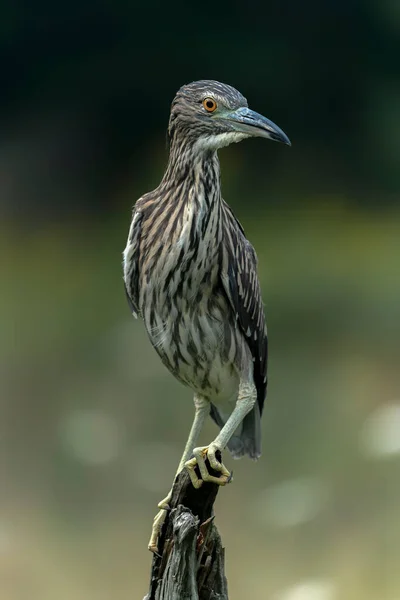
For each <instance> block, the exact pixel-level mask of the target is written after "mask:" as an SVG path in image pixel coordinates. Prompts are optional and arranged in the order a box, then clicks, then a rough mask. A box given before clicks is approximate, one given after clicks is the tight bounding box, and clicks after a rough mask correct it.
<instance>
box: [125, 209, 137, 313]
mask: <svg viewBox="0 0 400 600" xmlns="http://www.w3.org/2000/svg"><path fill="white" fill-rule="evenodd" d="M141 225H142V213H141V212H140V211H139V210H137V209H135V208H134V209H133V214H132V223H131V227H130V230H129V236H128V241H127V244H126V248H125V250H124V254H123V255H124V263H123V264H124V282H125V291H126V296H127V298H128V303H129V306H130V307H131V310H132V313H133V316H135V317H137V315H138V314H139V243H140V233H141V228H142V227H141Z"/></svg>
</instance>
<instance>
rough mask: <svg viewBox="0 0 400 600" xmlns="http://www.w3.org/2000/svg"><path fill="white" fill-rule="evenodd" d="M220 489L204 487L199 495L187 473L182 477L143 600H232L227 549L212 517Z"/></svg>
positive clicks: (177, 480)
mask: <svg viewBox="0 0 400 600" xmlns="http://www.w3.org/2000/svg"><path fill="white" fill-rule="evenodd" d="M209 469H210V467H209ZM210 472H212V473H213V471H212V470H211V469H210ZM216 475H218V474H217V473H216ZM218 489H219V486H218V485H215V484H211V483H203V485H202V486H201V488H200V489H198V490H196V489H195V488H194V487H193V485H192V483H191V481H190V478H189V476H188V474H187V472H186V470H185V469H184V470H183V471H182V472H181V473H180V474H179V475H178V477H177V478H176V480H175V483H174V487H173V493H172V500H171V502H170V507H171V510H170V511H169V512H168V514H167V518H166V520H165V523H164V525H163V529H162V532H161V536H160V539H159V542H158V550H159V555H158V556H157V555H154V556H153V563H152V568H151V578H150V590H149V593H148V595H147V596H146V597H145V598H144V600H228V589H227V581H226V577H225V571H224V558H225V556H224V548H223V547H222V544H221V538H220V536H219V533H218V531H217V528H216V526H215V524H214V515H213V505H214V502H215V498H216V496H217V493H218Z"/></svg>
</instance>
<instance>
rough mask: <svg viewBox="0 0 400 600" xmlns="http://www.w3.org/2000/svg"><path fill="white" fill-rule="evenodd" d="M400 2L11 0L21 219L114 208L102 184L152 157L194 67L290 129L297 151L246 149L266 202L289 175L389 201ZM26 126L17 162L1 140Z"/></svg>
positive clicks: (10, 83) (8, 81) (292, 183)
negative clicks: (177, 95)
mask: <svg viewBox="0 0 400 600" xmlns="http://www.w3.org/2000/svg"><path fill="white" fill-rule="evenodd" d="M398 12H399V11H398V10H396V8H395V6H394V4H393V3H388V2H385V3H381V4H379V5H378V4H373V3H367V2H364V1H361V0H358V1H356V0H350V1H348V2H345V1H344V0H325V2H322V3H321V2H319V1H317V0H306V1H304V2H268V3H267V2H266V3H258V2H254V1H253V2H247V3H237V2H236V3H234V2H232V3H229V4H226V3H214V4H212V5H210V4H208V3H189V2H183V1H182V0H177V1H175V2H174V3H169V2H149V3H148V4H145V3H138V2H123V1H122V0H113V1H111V0H105V1H103V2H101V3H99V2H97V1H95V0H80V1H77V0H73V1H71V0H68V1H67V0H60V1H59V2H51V1H50V0H44V1H43V0H42V1H41V2H39V1H35V2H31V1H28V0H25V1H22V2H18V3H16V2H11V1H10V0H6V1H5V2H4V3H3V4H2V8H1V19H0V21H1V25H0V65H1V73H2V88H1V89H2V91H1V97H0V106H1V127H2V130H3V147H2V148H0V151H1V150H2V151H3V152H2V153H3V154H4V152H5V153H6V154H7V157H8V160H7V161H5V162H4V160H1V156H0V167H2V168H1V172H0V175H2V177H1V179H2V180H3V184H2V187H3V188H4V186H5V192H6V193H4V189H3V194H2V195H3V201H2V202H3V205H5V208H6V211H7V212H11V214H14V215H19V216H21V215H25V217H29V219H30V220H32V219H33V218H35V217H37V218H39V219H40V220H42V219H43V218H47V217H56V216H57V215H61V214H67V213H68V212H69V211H74V212H76V211H78V212H81V211H83V212H85V211H87V212H90V213H92V212H93V211H96V213H97V214H98V212H99V211H101V210H107V211H109V210H110V205H111V193H110V192H111V190H114V189H115V188H116V187H117V188H118V186H120V185H121V182H124V181H125V180H126V178H127V177H128V176H132V175H133V176H135V174H136V173H141V172H142V171H143V169H144V168H146V167H148V165H149V161H151V159H152V156H153V154H152V145H154V141H155V140H157V141H158V143H160V140H161V139H163V136H164V131H165V129H166V125H167V120H168V113H169V105H170V102H171V100H172V98H173V96H174V93H175V91H176V90H177V89H178V88H179V87H180V86H181V85H182V84H184V83H187V82H189V81H191V80H195V79H199V78H208V79H212V78H213V79H219V80H221V81H224V82H227V83H230V84H232V85H234V86H236V87H237V88H239V89H240V90H241V91H242V92H243V93H244V95H245V96H246V97H247V98H248V100H249V104H250V106H252V107H253V108H254V109H256V110H258V111H259V112H262V113H264V114H266V116H269V117H270V118H272V119H273V120H274V121H275V122H277V123H278V124H279V125H280V126H281V127H282V128H283V129H284V130H285V131H286V132H287V133H288V135H289V136H290V138H291V139H292V142H293V148H292V150H291V151H290V152H283V151H282V149H279V150H277V149H276V148H273V149H272V148H268V149H266V150H265V151H264V152H263V153H260V152H259V151H258V147H255V146H253V147H252V148H250V147H249V149H248V152H247V153H246V157H245V158H244V159H243V160H244V161H246V169H247V171H249V170H250V174H249V176H250V177H251V178H252V179H251V180H252V181H253V182H254V184H255V186H257V185H258V184H259V183H260V181H261V180H263V190H264V192H265V201H266V202H270V203H271V204H274V203H276V202H279V199H280V198H281V197H287V198H288V199H289V201H290V198H291V197H293V190H295V191H296V194H297V195H301V194H308V195H309V196H310V195H311V196H313V195H314V194H315V195H316V196H317V195H320V194H321V193H322V194H336V193H339V192H340V193H341V195H342V196H344V197H346V198H348V200H346V201H347V202H349V203H354V204H362V205H365V206H369V207H374V206H375V205H377V204H379V206H380V207H382V205H391V204H393V203H394V202H395V201H396V192H398V191H399V189H400V174H399V173H400V170H399V168H398V166H399V165H398V156H399V155H400V146H399V139H400V135H399V133H400V132H399V128H400V126H399V117H398V110H397V107H398V102H396V99H397V100H398V85H397V87H396V85H395V81H396V76H397V75H398V56H399V53H398V52H397V50H398V33H399V26H398V25H399V22H400V17H399V15H398ZM396 17H397V18H396ZM394 96H397V98H396V97H394ZM21 136H22V137H23V138H24V136H25V137H28V138H29V143H30V144H31V160H30V161H28V160H25V161H18V158H17V159H16V160H15V161H14V162H13V160H12V158H10V148H9V144H8V145H7V143H6V142H7V140H8V142H9V143H11V141H12V142H14V143H11V145H12V147H13V148H14V151H15V140H20V141H21ZM5 140H6V141H5ZM10 140H11V141H10ZM24 141H26V140H22V141H21V143H22V144H23V142H24ZM17 146H18V144H17ZM26 146H27V144H25V150H26ZM11 154H12V153H11ZM28 154H29V151H28ZM32 155H33V156H35V155H36V162H35V161H33V163H32ZM25 158H26V152H25ZM160 160H161V159H160ZM266 161H268V162H267V164H268V170H269V172H270V173H271V176H270V177H269V178H268V180H267V182H265V170H264V168H263V164H264V163H265V162H266ZM21 163H23V164H21ZM27 163H29V164H27ZM160 168H162V165H161V167H160ZM13 169H14V170H15V171H17V173H15V174H14V177H13ZM3 171H4V173H2V172H3ZM13 178H14V179H20V180H21V179H22V180H24V181H23V183H21V181H19V183H18V184H15V182H14V183H13ZM4 179H5V182H4ZM151 183H154V184H156V183H157V181H156V180H154V181H152V182H151ZM7 184H8V187H7ZM60 190H62V193H61V191H60ZM143 191H145V189H143ZM241 191H242V193H243V194H245V193H246V192H247V190H246V188H243V190H241ZM7 192H9V193H7ZM58 193H60V198H59V199H58V200H56V201H55V194H56V195H57V194H58Z"/></svg>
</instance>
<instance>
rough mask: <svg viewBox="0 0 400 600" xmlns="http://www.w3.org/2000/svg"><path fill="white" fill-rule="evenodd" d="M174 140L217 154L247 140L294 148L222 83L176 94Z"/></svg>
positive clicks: (191, 86)
mask: <svg viewBox="0 0 400 600" xmlns="http://www.w3.org/2000/svg"><path fill="white" fill-rule="evenodd" d="M168 134H169V138H170V139H171V140H178V141H179V142H187V143H191V144H193V145H194V144H196V146H197V147H198V149H199V150H200V149H204V150H217V149H218V148H222V147H223V146H228V144H231V143H233V142H240V140H243V139H245V138H247V137H256V136H258V137H264V138H268V139H270V140H275V141H277V142H283V143H284V144H288V145H290V140H289V138H288V137H287V135H286V134H285V133H284V132H283V131H282V130H281V129H280V128H279V127H278V126H277V125H275V123H273V122H272V121H270V120H269V119H267V118H266V117H263V116H262V115H260V114H258V113H256V112H254V111H252V110H250V109H249V107H248V105H247V100H246V98H244V96H242V94H241V93H240V92H238V91H237V90H236V89H235V88H233V87H231V86H230V85H226V84H224V83H219V82H218V81H207V80H203V81H195V82H193V83H189V84H188V85H184V86H183V87H181V88H180V90H179V91H178V93H177V94H176V96H175V98H174V100H173V102H172V106H171V116H170V120H169V126H168Z"/></svg>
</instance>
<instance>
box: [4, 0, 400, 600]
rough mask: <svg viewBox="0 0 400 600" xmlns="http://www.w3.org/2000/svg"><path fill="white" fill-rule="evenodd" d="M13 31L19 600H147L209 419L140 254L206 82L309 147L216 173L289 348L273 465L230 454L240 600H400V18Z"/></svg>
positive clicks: (8, 489) (31, 19)
mask: <svg viewBox="0 0 400 600" xmlns="http://www.w3.org/2000/svg"><path fill="white" fill-rule="evenodd" d="M0 17H1V18H0V50H1V51H0V62H1V72H2V91H1V97H0V109H1V112H0V121H1V136H0V231H1V235H0V249H1V253H0V257H1V259H0V260H1V268H2V281H3V285H2V291H1V295H0V312H1V315H2V319H1V321H2V334H1V337H0V353H1V364H0V369H1V378H0V385H1V397H0V478H1V479H0V598H1V600H47V599H49V600H72V599H74V600H109V599H111V598H112V599H113V600H128V599H132V598H142V597H143V596H144V595H145V593H146V591H147V586H148V576H149V569H150V562H151V556H150V554H149V553H148V551H147V549H146V548H147V541H148V537H149V533H150V529H151V522H152V518H153V516H154V514H155V512H156V505H157V502H158V501H159V500H160V499H161V498H162V497H164V495H165V493H166V492H167V491H168V490H169V487H170V483H171V480H172V477H173V475H174V472H175V468H176V465H177V463H178V460H179V457H180V453H181V451H182V448H183V446H184V443H185V440H186V436H187V433H188V430H189V427H190V423H191V419H192V416H193V408H192V399H191V392H190V390H187V389H185V388H183V387H182V386H181V385H180V384H179V383H177V382H176V381H175V380H174V379H173V378H172V376H171V375H170V374H169V373H168V372H167V371H166V369H165V368H164V367H163V366H162V364H161V363H160V361H159V359H158V357H157V356H156V354H155V352H154V351H153V349H152V348H151V346H150V343H149V342H148V340H147V337H146V334H145V332H144V327H143V324H142V323H141V322H136V321H134V320H133V319H132V317H131V316H130V312H129V309H128V306H127V304H126V300H125V295H124V291H123V285H122V278H121V252H122V250H123V248H124V246H125V240H126V237H127V232H128V228H129V222H130V210H131V206H132V205H133V204H134V202H135V201H136V199H137V198H138V197H139V196H140V195H141V194H142V193H144V192H146V191H149V190H150V189H153V188H154V187H155V186H156V185H157V184H158V182H159V180H160V178H161V176H162V173H163V169H164V166H165V163H166V157H167V154H166V152H167V151H166V145H165V130H166V126H167V120H168V114H169V105H170V102H171V100H172V98H173V96H174V93H175V91H176V90H177V89H178V88H179V87H180V86H181V85H182V84H184V83H187V82H190V81H192V80H195V79H200V78H208V79H211V78H213V79H218V80H221V81H223V82H226V83H229V84H231V85H234V86H235V87H237V88H238V89H239V90H240V91H241V92H242V93H243V94H244V95H245V96H246V97H247V98H248V101H249V105H250V107H252V108H253V109H255V110H256V111H258V112H261V113H263V114H265V115H266V116H268V117H269V118H271V119H272V120H273V121H275V122H276V123H277V124H278V125H279V126H280V127H282V129H283V130H284V131H285V132H286V133H287V134H288V135H289V137H290V138H291V140H292V144H293V146H292V148H290V149H289V148H287V147H283V146H280V145H278V144H272V143H267V142H265V141H264V140H249V141H246V142H244V143H242V144H238V145H234V146H233V147H230V148H227V149H226V150H223V151H222V152H221V162H222V179H223V192H224V197H225V199H226V200H227V201H228V202H229V203H230V205H231V206H232V208H233V209H234V211H235V213H236V215H237V216H238V218H239V219H240V221H241V222H242V224H243V226H244V227H245V230H246V233H247V235H248V237H249V238H250V239H251V241H252V243H253V244H254V246H255V248H256V250H257V253H258V256H259V262H260V278H261V281H262V288H263V294H264V301H265V302H266V308H267V317H268V326H269V336H270V378H269V379H270V386H269V395H268V400H267V407H266V411H265V417H264V419H263V437H264V443H263V456H262V458H261V460H260V461H259V462H258V463H252V462H251V461H249V460H242V461H240V462H237V463H236V462H235V463H234V461H233V460H232V459H231V458H230V457H229V456H228V454H226V456H225V463H226V464H227V466H228V467H230V468H233V469H234V473H235V481H234V483H233V484H232V486H229V488H227V489H223V490H221V492H220V494H219V497H218V501H217V505H216V513H217V525H218V527H219V529H220V532H221V534H222V537H223V541H224V543H225V545H226V548H227V550H226V563H227V564H226V571H227V576H228V582H229V589H230V599H231V600H241V599H242V598H244V597H249V595H250V594H251V595H252V597H253V596H254V597H256V598H260V599H263V600H264V599H265V600H398V599H399V598H400V481H399V467H400V372H399V359H400V344H399V336H400V320H399V306H400V276H399V275H400V268H399V266H400V262H399V261H400V210H399V192H400V168H399V166H400V165H399V156H400V112H399V106H400V80H399V77H398V65H399V51H398V38H399V33H400V9H399V4H398V3H396V2H395V1H393V0H384V1H383V2H380V3H379V4H378V3H375V4H372V3H368V2H366V1H365V0H359V1H350V2H344V0H335V1H332V0H325V2H322V3H321V2H317V1H316V0H306V1H304V2H302V3H298V2H285V3H281V2H278V1H277V0H273V1H271V2H269V3H265V4H261V3H255V2H248V3H246V4H244V3H240V4H239V3H230V4H228V3H226V4H221V3H219V4H206V3H203V4H201V3H193V4H190V3H186V2H183V1H182V0H178V1H177V2H175V3H174V4H170V3H154V2H153V3H151V4H148V5H146V6H145V5H144V4H140V5H139V4H138V3H134V2H131V3H126V2H122V1H121V0H114V2H111V1H110V0H105V1H104V2H102V3H98V2H95V1H94V0H81V1H80V2H77V1H75V0H74V1H68V2H66V0H60V2H58V3H51V2H50V1H49V0H42V1H41V2H40V1H38V0H35V1H34V2H28V1H27V0H25V1H22V2H19V3H14V2H10V0H6V1H5V2H4V3H3V4H2V7H1V9H0ZM215 432H216V429H215V427H214V425H213V424H212V423H211V422H209V423H207V427H206V429H205V431H204V433H203V436H202V442H204V443H207V442H209V441H210V440H211V439H213V437H214V435H215Z"/></svg>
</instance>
